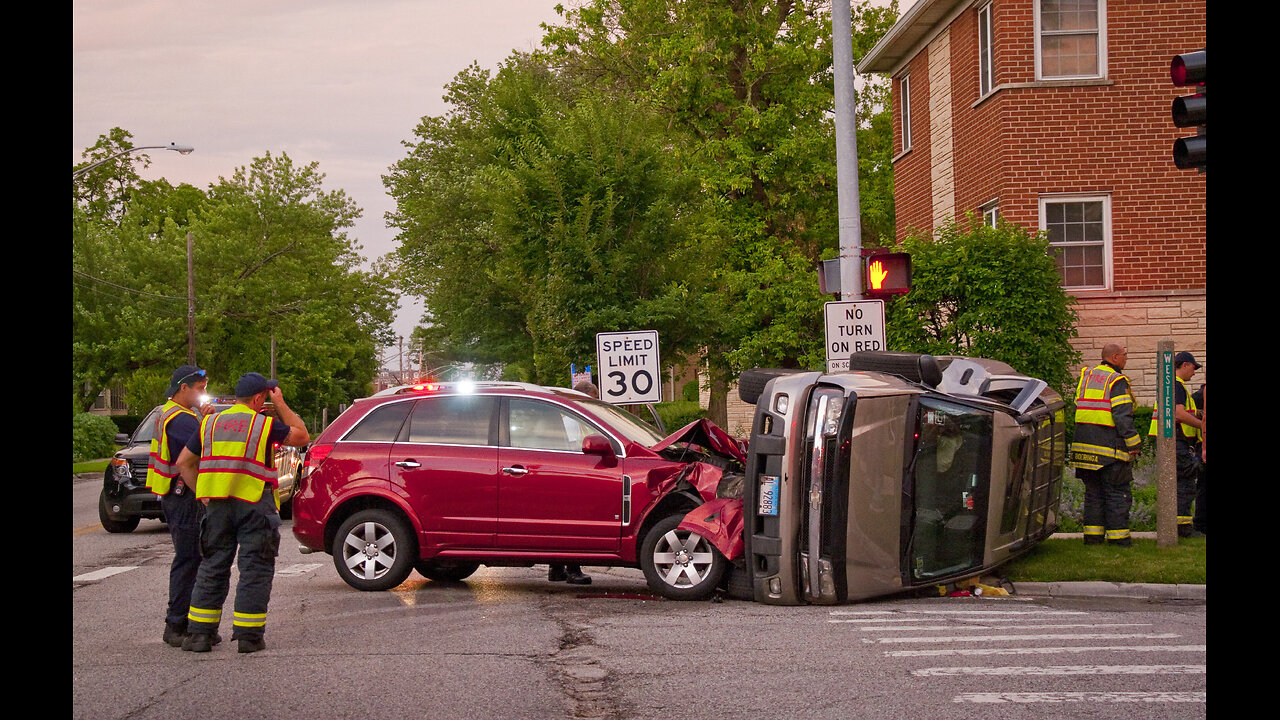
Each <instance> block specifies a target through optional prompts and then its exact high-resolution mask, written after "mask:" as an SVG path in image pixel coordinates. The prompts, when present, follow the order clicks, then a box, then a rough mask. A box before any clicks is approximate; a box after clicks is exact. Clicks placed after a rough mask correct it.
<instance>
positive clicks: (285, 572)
mask: <svg viewBox="0 0 1280 720" xmlns="http://www.w3.org/2000/svg"><path fill="white" fill-rule="evenodd" d="M322 565H323V563H295V564H293V565H288V566H285V567H283V568H279V569H278V570H276V577H290V576H293V575H305V574H307V573H309V572H311V571H312V570H315V569H316V568H318V567H321V566H322Z"/></svg>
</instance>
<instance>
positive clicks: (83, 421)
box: [71, 413, 117, 463]
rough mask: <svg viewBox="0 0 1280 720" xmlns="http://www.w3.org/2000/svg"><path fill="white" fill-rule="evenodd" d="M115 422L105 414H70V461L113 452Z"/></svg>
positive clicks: (78, 460)
mask: <svg viewBox="0 0 1280 720" xmlns="http://www.w3.org/2000/svg"><path fill="white" fill-rule="evenodd" d="M116 432H117V429H116V424H115V423H113V422H111V418H109V417H107V416H105V415H94V414H91V413H74V414H73V415H72V416H71V462H73V463H74V462H83V461H85V460H96V459H98V458H104V457H111V456H112V455H113V454H115V451H116V450H117V446H116V443H115V437H116Z"/></svg>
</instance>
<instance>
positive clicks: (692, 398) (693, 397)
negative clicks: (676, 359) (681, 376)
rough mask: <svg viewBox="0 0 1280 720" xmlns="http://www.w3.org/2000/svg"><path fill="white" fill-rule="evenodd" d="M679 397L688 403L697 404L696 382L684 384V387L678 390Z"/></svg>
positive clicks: (691, 381)
mask: <svg viewBox="0 0 1280 720" xmlns="http://www.w3.org/2000/svg"><path fill="white" fill-rule="evenodd" d="M680 397H682V398H684V399H685V400H686V401H688V402H697V401H698V381H697V380H690V381H689V382H687V383H685V384H684V387H682V388H680Z"/></svg>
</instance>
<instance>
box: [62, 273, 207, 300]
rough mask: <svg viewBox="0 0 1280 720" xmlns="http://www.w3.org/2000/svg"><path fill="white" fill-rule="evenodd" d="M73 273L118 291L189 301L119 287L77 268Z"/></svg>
mask: <svg viewBox="0 0 1280 720" xmlns="http://www.w3.org/2000/svg"><path fill="white" fill-rule="evenodd" d="M71 272H72V274H75V275H79V276H80V277H83V278H87V279H89V280H93V281H94V282H100V283H102V284H103V285H110V286H111V287H113V288H117V289H120V290H124V291H125V292H131V293H135V294H138V295H150V296H151V297H157V298H160V299H162V300H174V301H177V302H186V301H187V299H186V298H179V297H170V296H168V295H159V294H157V293H153V292H147V291H146V290H134V289H133V288H129V287H125V286H124V285H117V284H115V283H113V282H111V281H109V280H103V279H102V278H99V277H94V276H92V275H89V274H88V273H83V272H80V271H79V270H76V269H75V268H72V270H71Z"/></svg>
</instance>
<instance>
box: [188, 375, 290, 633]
mask: <svg viewBox="0 0 1280 720" xmlns="http://www.w3.org/2000/svg"><path fill="white" fill-rule="evenodd" d="M268 399H270V400H271V401H272V403H273V404H274V405H275V408H276V412H277V414H278V415H279V419H280V420H282V421H283V422H276V419H275V418H271V417H267V416H266V415H264V414H262V410H263V408H264V407H265V405H266V402H267V400H268ZM310 439H311V436H310V434H309V433H308V432H307V427H306V425H304V424H303V422H302V419H301V418H299V417H298V415H297V413H295V412H293V411H292V410H290V409H289V406H288V405H286V404H285V402H284V396H283V395H281V393H280V388H279V387H278V384H277V382H276V381H275V380H268V379H267V378H265V377H263V376H262V375H259V374H258V373H253V372H251V373H245V374H244V375H242V376H241V377H240V380H239V381H238V382H237V383H236V404H235V405H233V406H231V407H230V408H228V409H227V410H224V411H223V412H220V413H218V414H217V415H213V416H210V417H206V418H204V419H203V420H202V421H201V422H200V431H199V432H198V433H196V434H195V435H194V436H193V437H192V438H191V440H190V441H189V442H188V443H187V446H186V447H185V448H183V450H182V454H181V455H179V456H178V467H179V469H180V470H181V471H182V477H183V478H184V479H185V480H186V481H187V483H188V484H189V485H193V486H194V487H195V492H196V497H197V498H199V499H200V501H201V502H203V503H204V504H205V506H206V509H205V518H204V521H203V522H202V523H201V532H200V545H201V550H202V551H203V554H204V561H203V562H202V563H201V564H200V571H199V574H198V575H197V576H196V585H195V589H194V590H193V592H192V594H191V606H190V609H189V611H188V614H187V629H188V635H187V639H186V641H184V642H183V644H182V649H183V650H190V651H193V652H209V650H211V649H212V646H213V637H214V636H215V634H216V632H217V630H218V625H219V623H220V622H221V621H222V605H223V603H224V602H225V601H226V598H227V592H228V590H229V586H230V583H231V563H232V561H233V560H234V559H235V557H236V550H237V547H238V548H239V552H240V561H239V569H240V580H239V583H238V584H237V585H236V600H235V614H234V618H233V620H232V633H231V638H232V639H233V640H236V641H237V643H238V646H239V647H238V649H239V651H240V652H242V653H251V652H256V651H258V650H263V649H265V648H266V643H265V642H264V641H263V635H264V633H265V631H266V622H267V603H268V601H269V600H270V598H271V581H272V578H273V576H274V575H275V565H276V555H277V554H278V553H279V549H280V514H279V505H278V499H277V496H276V492H277V489H276V473H275V470H274V469H273V468H272V467H271V466H272V461H273V448H274V447H275V446H276V445H279V444H284V445H306V444H307V442H308V441H310Z"/></svg>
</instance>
